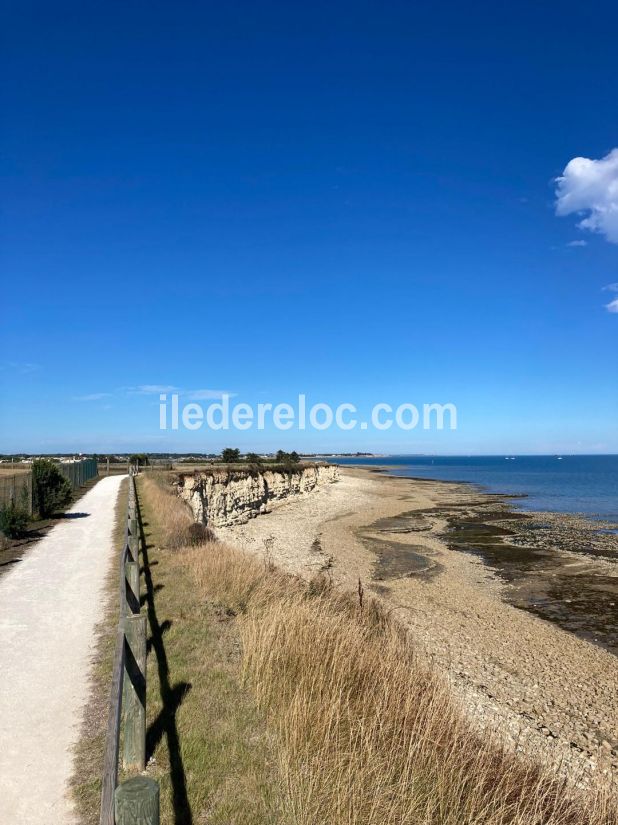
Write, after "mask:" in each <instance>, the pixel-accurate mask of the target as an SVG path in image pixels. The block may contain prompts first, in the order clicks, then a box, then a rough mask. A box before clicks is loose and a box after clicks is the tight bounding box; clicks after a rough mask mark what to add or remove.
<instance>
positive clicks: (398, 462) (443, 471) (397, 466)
mask: <svg viewBox="0 0 618 825" xmlns="http://www.w3.org/2000/svg"><path fill="white" fill-rule="evenodd" d="M329 460H331V461H333V462H336V463H337V464H362V465H369V466H372V465H373V466H387V467H388V468H389V469H388V473H389V474H390V475H394V476H404V477H408V478H430V479H436V480H441V481H466V482H470V483H472V484H475V485H477V486H479V487H481V488H482V489H484V490H488V491H490V492H493V493H506V494H509V495H514V496H523V498H518V499H517V500H515V501H514V504H515V505H516V506H517V507H520V508H523V509H525V510H536V511H539V510H552V511H555V512H559V513H581V514H583V515H586V516H588V517H590V518H595V519H601V520H604V521H612V522H617V521H618V455H563V456H557V455H514V456H511V455H501V456H469V457H468V456H433V457H432V456H414V455H390V456H380V457H371V458H369V457H358V458H351V457H350V458H348V457H345V458H339V457H338V458H332V459H329Z"/></svg>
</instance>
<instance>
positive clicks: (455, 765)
mask: <svg viewBox="0 0 618 825" xmlns="http://www.w3.org/2000/svg"><path fill="white" fill-rule="evenodd" d="M164 479H165V477H164V476H161V477H160V478H158V477H147V478H142V479H140V484H139V486H140V492H141V494H142V498H143V501H144V514H145V529H146V530H147V531H149V534H150V544H151V545H152V549H149V551H148V553H149V559H150V561H149V563H150V565H152V564H153V562H156V567H153V572H152V579H153V581H154V582H155V584H154V587H155V588H157V587H161V593H160V595H157V596H156V603H157V610H158V611H159V613H160V616H161V618H162V619H166V620H168V622H169V624H170V627H169V631H168V632H166V633H165V634H164V636H163V644H164V647H165V651H166V668H167V671H166V680H167V687H166V686H165V685H163V688H162V690H161V691H159V695H153V697H152V701H150V697H149V708H150V709H151V710H150V711H149V713H151V714H154V718H153V719H152V720H151V726H152V728H151V729H152V730H155V731H156V730H158V729H159V728H161V724H162V723H161V724H159V728H158V727H157V724H158V722H157V720H158V718H159V717H158V716H157V714H163V718H164V722H165V724H163V728H162V729H164V730H168V734H169V731H172V732H173V734H174V735H173V736H171V737H170V735H167V736H163V735H161V736H159V737H154V739H153V743H154V750H153V754H154V756H155V760H154V766H152V767H151V768H149V770H151V771H153V772H154V773H156V774H157V776H158V777H160V778H161V781H162V800H163V802H162V805H163V809H164V810H167V811H168V813H169V814H171V812H172V810H174V811H175V812H176V817H175V821H176V822H190V821H194V822H199V821H208V822H221V823H223V822H228V823H249V822H251V823H264V825H265V823H266V822H269V823H272V822H276V823H290V825H309V823H311V825H316V823H318V824H319V825H322V824H323V825H343V823H346V825H352V824H353V825H361V824H362V825H395V823H397V824H399V823H410V824H411V825H412V823H414V825H416V823H418V824H419V825H420V823H423V825H581V824H582V823H589V825H616V823H618V811H617V808H616V802H615V800H614V799H612V798H611V796H610V795H609V794H607V793H605V792H604V791H603V790H602V789H595V788H588V789H584V788H581V787H579V788H578V787H575V786H574V785H573V784H571V783H569V782H568V781H567V780H565V779H561V778H559V777H558V776H557V775H556V774H555V773H551V772H549V771H548V770H547V769H545V768H543V766H541V765H539V764H535V763H534V762H533V761H531V760H530V758H529V757H525V758H524V757H523V756H519V755H517V754H514V753H513V752H511V751H508V750H506V749H504V748H503V747H502V746H501V744H500V742H499V741H498V739H497V738H495V737H494V736H493V735H492V734H491V733H490V732H487V733H484V734H483V735H480V734H479V733H478V732H476V731H474V730H473V729H472V728H471V727H470V725H469V723H468V721H467V718H466V715H465V713H464V711H463V709H462V708H461V707H460V705H459V704H458V703H457V702H456V701H455V700H454V698H453V696H452V694H451V691H450V689H449V686H448V684H447V683H446V681H445V680H444V679H443V677H442V676H441V674H440V673H439V672H437V670H435V669H434V668H433V667H432V666H431V665H430V664H429V663H428V662H427V661H426V660H425V659H424V658H423V657H422V656H421V655H420V654H419V653H418V652H417V651H416V650H415V648H414V645H413V640H411V639H410V638H409V636H408V635H407V634H406V633H405V632H404V631H403V630H402V629H401V627H400V626H399V625H398V624H397V622H396V620H395V619H393V617H392V616H391V615H388V614H386V613H385V612H384V610H383V609H382V608H381V607H380V605H379V604H378V603H377V602H375V601H374V600H372V599H371V598H368V597H367V596H366V595H365V593H364V592H363V590H362V587H361V588H359V592H358V593H357V594H355V595H351V594H348V593H344V592H340V591H338V590H336V589H334V588H333V587H332V585H331V584H330V582H329V581H328V580H327V579H325V578H324V577H320V576H318V577H316V578H314V579H312V580H311V581H308V582H307V581H304V580H302V579H300V578H297V577H292V576H290V575H287V574H285V573H283V572H281V571H279V570H278V569H277V568H275V567H274V566H273V565H272V563H270V562H269V561H268V560H265V561H263V560H261V559H259V558H258V557H256V556H253V555H249V554H246V553H243V552H241V551H240V550H238V549H235V548H233V547H229V546H227V545H225V544H223V543H221V542H214V541H211V540H210V537H209V536H208V535H204V536H203V537H202V539H201V540H200V541H198V542H197V543H195V542H189V541H187V540H186V537H188V536H189V535H190V530H191V525H192V523H193V519H192V516H191V514H190V512H189V511H188V509H187V508H186V507H185V506H184V504H183V503H182V502H181V501H180V500H179V499H178V498H177V497H176V496H175V495H174V494H173V492H172V490H171V489H170V488H169V487H168V486H167V485H166V484H165V483H164ZM188 544H192V546H190V547H189V546H186V545H188ZM146 567H147V565H146ZM163 603H164V604H163ZM164 613H165V615H164ZM153 644H154V642H153ZM158 655H159V654H157V657H158ZM153 664H154V663H153ZM149 667H150V668H151V672H152V669H153V666H152V665H149ZM158 672H159V680H160V679H161V669H160V668H159V669H158ZM183 685H184V687H182V690H181V689H180V686H183ZM159 687H161V685H159ZM150 690H152V691H156V690H157V680H156V678H155V679H151V681H150V686H149V691H150ZM166 691H167V692H166ZM170 696H171V697H172V698H173V699H174V701H173V702H170ZM157 702H158V703H159V704H158V708H157ZM170 714H172V716H173V720H172V719H170ZM165 720H166V721H165ZM172 721H173V725H172ZM165 725H167V726H168V728H166V727H165ZM172 741H174V742H176V745H175V748H176V752H175V751H174V748H172V746H171V742H172ZM179 754H180V757H181V759H180V763H179ZM179 765H180V767H179ZM180 768H181V769H180ZM179 777H180V779H182V781H180V779H179ZM166 783H167V784H166ZM179 789H181V790H182V789H184V790H183V792H182V793H181V794H180V797H179ZM183 794H184V795H183ZM179 799H180V802H179ZM240 803H242V804H240ZM179 804H180V805H181V806H184V807H183V808H182V809H181V813H180V814H179V813H178V810H179V809H178V805H179ZM182 810H184V811H185V814H186V812H187V811H188V812H189V814H186V815H185V814H182ZM183 817H184V818H183ZM162 821H167V820H163V819H162ZM169 821H172V819H171V817H169Z"/></svg>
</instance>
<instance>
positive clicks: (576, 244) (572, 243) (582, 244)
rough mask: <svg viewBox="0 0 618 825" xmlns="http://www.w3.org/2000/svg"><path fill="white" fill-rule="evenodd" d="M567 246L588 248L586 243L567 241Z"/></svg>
mask: <svg viewBox="0 0 618 825" xmlns="http://www.w3.org/2000/svg"><path fill="white" fill-rule="evenodd" d="M567 246H588V241H569V243H568V244H567Z"/></svg>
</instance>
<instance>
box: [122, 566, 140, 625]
mask: <svg viewBox="0 0 618 825" xmlns="http://www.w3.org/2000/svg"><path fill="white" fill-rule="evenodd" d="M124 573H125V581H126V599H125V608H126V614H127V616H131V615H136V614H137V613H139V611H140V593H139V564H138V563H137V562H136V561H128V562H126V563H125V566H124Z"/></svg>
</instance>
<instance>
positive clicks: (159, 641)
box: [138, 504, 193, 825]
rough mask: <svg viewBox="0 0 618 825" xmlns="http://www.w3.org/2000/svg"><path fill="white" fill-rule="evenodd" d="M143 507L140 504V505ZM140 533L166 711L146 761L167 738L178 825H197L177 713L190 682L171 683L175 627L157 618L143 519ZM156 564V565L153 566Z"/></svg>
mask: <svg viewBox="0 0 618 825" xmlns="http://www.w3.org/2000/svg"><path fill="white" fill-rule="evenodd" d="M138 507H139V504H138ZM139 525H140V526H139V529H140V532H141V545H142V558H143V572H144V581H145V584H146V593H145V598H144V602H145V604H146V610H147V615H148V623H149V625H150V638H149V640H148V650H149V651H154V654H155V657H156V660H157V670H158V673H159V686H160V694H161V703H162V708H161V711H160V713H159V715H158V716H157V718H156V719H155V720H154V721H153V722H152V723H151V724H150V726H149V727H148V730H147V731H146V760H147V761H148V759H150V757H151V756H152V754H153V753H154V750H155V748H156V747H157V745H158V744H159V742H160V741H161V739H162V738H163V737H165V739H166V741H167V748H168V752H169V759H170V779H171V783H172V797H173V806H174V825H193V814H192V812H191V805H190V804H189V797H188V795H187V783H186V775H185V769H184V764H183V761H182V753H181V750H180V737H179V734H178V726H177V724H176V712H177V710H178V708H179V707H180V705H181V704H182V702H183V700H184V698H185V696H186V695H187V693H188V692H189V691H190V690H191V684H190V683H189V682H178V683H177V684H175V685H172V684H171V682H170V671H169V664H168V661H167V654H166V652H165V642H164V635H165V633H166V632H167V630H169V628H170V626H171V622H170V621H167V620H166V621H163V622H160V621H159V618H158V616H157V608H156V599H155V594H156V593H157V592H158V591H159V590H161V589H162V585H154V584H153V581H152V574H151V572H150V562H149V559H148V550H149V549H150V548H151V547H152V545H149V544H147V542H146V536H145V533H144V526H145V525H144V523H143V522H142V520H141V517H140V518H139ZM155 564H156V562H153V566H154V565H155Z"/></svg>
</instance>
